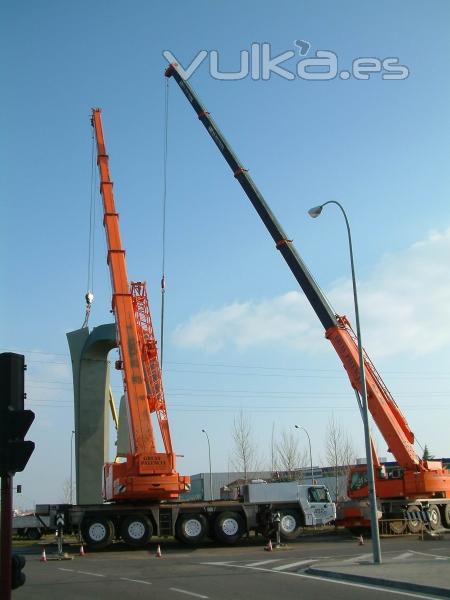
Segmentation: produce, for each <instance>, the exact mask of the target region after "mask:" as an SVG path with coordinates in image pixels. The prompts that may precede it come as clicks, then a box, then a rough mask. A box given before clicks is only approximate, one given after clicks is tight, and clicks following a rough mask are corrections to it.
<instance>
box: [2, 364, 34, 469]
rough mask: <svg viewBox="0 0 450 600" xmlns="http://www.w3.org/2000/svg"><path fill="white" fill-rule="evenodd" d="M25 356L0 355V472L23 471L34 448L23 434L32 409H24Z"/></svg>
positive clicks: (30, 420)
mask: <svg viewBox="0 0 450 600" xmlns="http://www.w3.org/2000/svg"><path fill="white" fill-rule="evenodd" d="M24 372H25V359H24V356H23V355H22V354H14V353H12V352H5V353H3V354H0V475H2V476H3V475H14V473H16V472H17V471H23V470H24V468H25V466H26V464H27V462H28V460H29V458H30V456H31V454H32V453H33V450H34V442H29V441H25V440H24V437H25V435H26V433H27V431H28V429H29V428H30V425H31V423H32V422H33V420H34V412H33V411H31V410H24V399H25V393H24V384H25V381H24V379H25V378H24Z"/></svg>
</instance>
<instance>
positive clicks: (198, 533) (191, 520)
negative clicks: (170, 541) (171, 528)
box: [175, 513, 208, 546]
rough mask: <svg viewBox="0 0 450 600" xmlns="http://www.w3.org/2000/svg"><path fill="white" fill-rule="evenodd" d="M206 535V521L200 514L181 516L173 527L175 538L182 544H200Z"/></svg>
mask: <svg viewBox="0 0 450 600" xmlns="http://www.w3.org/2000/svg"><path fill="white" fill-rule="evenodd" d="M207 533H208V520H207V518H206V517H205V515H202V514H201V513H195V514H193V513H186V514H181V515H180V516H179V517H178V519H177V522H176V525H175V537H176V539H177V540H179V541H180V542H182V543H183V544H188V545H189V546H195V545H197V544H200V543H201V542H202V541H203V539H204V538H205V537H206V535H207Z"/></svg>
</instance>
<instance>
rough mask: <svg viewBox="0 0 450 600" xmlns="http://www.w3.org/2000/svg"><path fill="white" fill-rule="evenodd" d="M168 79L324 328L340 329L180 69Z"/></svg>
mask: <svg viewBox="0 0 450 600" xmlns="http://www.w3.org/2000/svg"><path fill="white" fill-rule="evenodd" d="M165 75H166V77H173V78H174V79H175V81H176V82H177V83H178V85H179V86H180V88H181V90H182V92H183V93H184V95H185V96H186V98H187V99H188V100H189V102H190V103H191V104H192V107H193V109H194V110H195V112H196V113H197V115H198V118H199V119H200V121H201V122H202V123H203V125H204V126H205V128H206V130H207V131H208V133H209V135H210V136H211V137H212V139H213V140H214V143H215V144H216V146H217V147H218V148H219V150H220V152H221V154H222V156H223V157H224V158H225V160H226V161H227V163H228V164H229V166H230V168H231V170H232V171H233V174H234V176H235V178H236V179H237V180H238V181H239V183H240V184H241V186H242V188H243V190H244V192H245V193H246V195H247V197H248V199H249V200H250V202H251V203H252V204H253V206H254V207H255V209H256V212H257V213H258V215H259V216H260V217H261V220H262V222H263V223H264V225H265V226H266V228H267V230H268V232H269V233H270V235H271V236H272V238H273V240H274V242H275V244H276V247H277V248H278V250H279V251H280V252H281V254H282V255H283V258H284V260H285V261H286V262H287V264H288V266H289V268H290V269H291V271H292V273H293V275H294V277H295V278H296V280H297V281H298V283H299V285H300V287H301V288H302V290H303V292H304V293H305V295H306V297H307V298H308V301H309V303H310V304H311V306H312V307H313V309H314V311H315V313H316V315H317V316H318V317H319V319H320V322H321V323H322V325H323V326H324V328H325V329H329V328H330V327H334V326H336V325H337V320H336V316H335V314H334V312H333V310H332V308H331V306H330V305H329V303H328V301H327V299H326V298H325V296H324V295H323V294H322V292H321V290H320V288H319V286H318V285H317V284H316V282H315V281H314V279H313V277H312V275H311V273H310V272H309V270H308V268H307V266H306V265H305V263H304V262H303V260H302V259H301V257H300V255H299V254H298V252H297V250H296V249H295V247H294V245H293V243H292V241H291V240H289V239H288V238H287V236H286V234H285V232H284V231H283V229H282V227H281V225H280V224H279V223H278V221H277V219H276V217H275V215H274V214H273V212H272V211H271V210H270V208H269V206H268V204H267V203H266V201H265V200H264V198H263V196H262V194H261V192H260V191H259V190H258V188H257V187H256V184H255V183H254V182H253V180H252V178H251V177H250V175H248V173H247V171H246V169H244V167H243V166H242V165H241V163H240V161H239V159H238V157H237V156H236V155H235V154H234V152H233V150H232V149H231V147H230V145H229V144H228V142H227V140H226V139H225V137H224V135H223V134H222V133H221V131H220V129H219V128H218V127H217V125H216V124H215V122H214V120H213V119H212V118H211V116H210V115H209V113H208V112H207V110H206V109H205V107H204V106H203V105H202V103H201V102H200V100H199V99H198V97H197V95H196V94H195V92H194V91H193V89H192V88H191V86H190V85H189V84H188V82H187V81H185V80H184V79H183V77H182V76H181V75H180V73H179V72H178V70H177V68H176V65H170V66H169V67H168V68H167V70H166V73H165Z"/></svg>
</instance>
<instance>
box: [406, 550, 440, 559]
mask: <svg viewBox="0 0 450 600" xmlns="http://www.w3.org/2000/svg"><path fill="white" fill-rule="evenodd" d="M410 552H412V553H413V554H421V555H422V556H432V557H433V558H439V559H440V560H450V556H442V555H441V554H430V553H429V552H418V551H416V550H410Z"/></svg>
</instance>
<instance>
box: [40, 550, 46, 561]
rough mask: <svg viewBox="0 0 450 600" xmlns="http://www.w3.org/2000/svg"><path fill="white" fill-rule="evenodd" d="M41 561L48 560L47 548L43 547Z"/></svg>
mask: <svg viewBox="0 0 450 600" xmlns="http://www.w3.org/2000/svg"><path fill="white" fill-rule="evenodd" d="M40 560H41V562H47V555H46V554H45V548H42V554H41V558H40Z"/></svg>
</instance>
